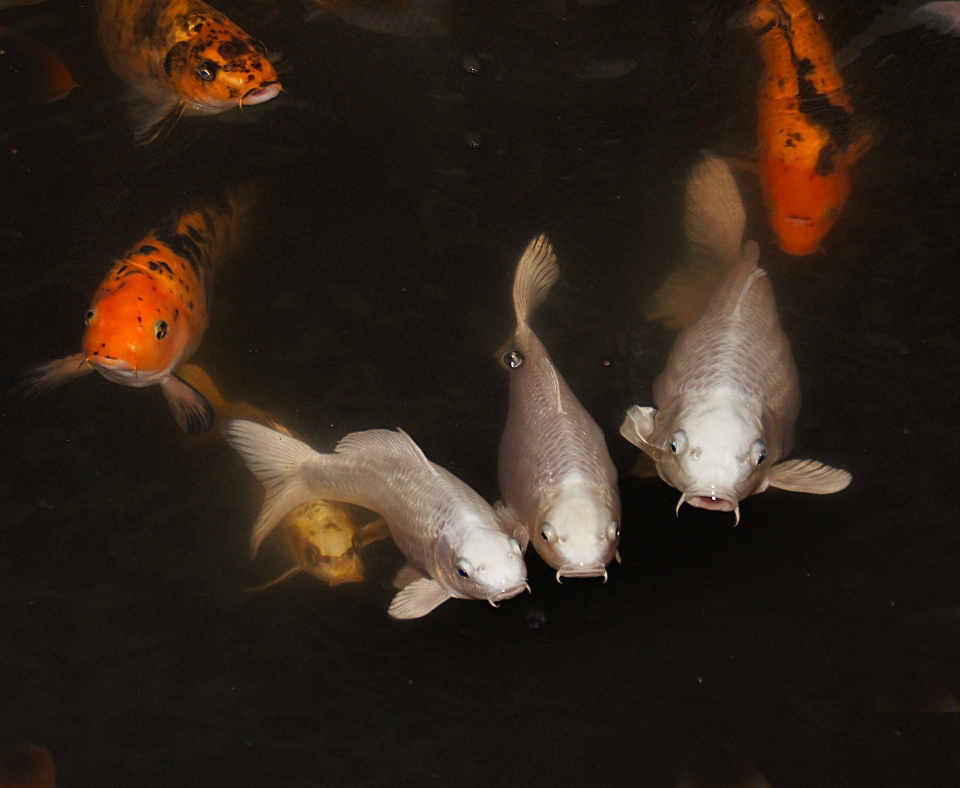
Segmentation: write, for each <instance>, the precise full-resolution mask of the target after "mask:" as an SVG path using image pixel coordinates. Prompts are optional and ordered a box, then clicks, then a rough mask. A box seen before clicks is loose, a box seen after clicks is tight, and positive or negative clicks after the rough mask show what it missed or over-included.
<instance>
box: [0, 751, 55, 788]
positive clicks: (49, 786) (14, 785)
mask: <svg viewBox="0 0 960 788" xmlns="http://www.w3.org/2000/svg"><path fill="white" fill-rule="evenodd" d="M56 782H57V771H56V769H55V768H54V766H53V758H51V757H50V753H49V752H47V751H46V750H45V749H43V747H37V746H35V745H33V744H24V745H21V746H19V747H13V748H11V749H9V750H7V751H6V752H4V753H3V754H0V788H54V786H55V785H56Z"/></svg>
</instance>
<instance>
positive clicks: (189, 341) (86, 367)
mask: <svg viewBox="0 0 960 788" xmlns="http://www.w3.org/2000/svg"><path fill="white" fill-rule="evenodd" d="M247 209H248V206H245V205H241V204H239V202H238V200H236V199H234V198H231V199H230V200H229V201H228V204H227V205H224V206H221V207H198V208H194V209H192V210H188V211H184V212H182V213H180V214H176V215H174V216H173V217H172V218H171V220H170V221H169V222H168V223H167V224H166V225H165V226H163V227H161V228H158V229H156V230H153V231H152V232H150V233H148V234H147V235H146V237H145V238H143V240H141V241H140V242H139V243H138V244H137V245H136V246H135V247H134V248H133V249H132V250H131V251H130V252H129V253H127V254H126V255H125V256H124V257H123V258H121V259H120V260H118V261H117V262H116V264H115V265H114V266H113V268H112V269H111V271H110V273H109V274H108V275H107V277H106V279H104V280H103V282H102V283H101V285H100V287H99V288H98V289H97V291H96V293H94V296H93V300H92V302H91V303H90V308H89V309H88V310H87V313H86V319H85V322H86V324H87V329H86V332H85V333H84V336H83V352H81V353H77V354H75V355H72V356H67V357H66V358H62V359H58V360H57V361H51V362H49V363H47V364H43V365H41V366H39V367H35V368H33V369H30V370H27V371H25V372H23V373H21V374H20V375H19V376H17V378H16V379H15V382H14V385H13V387H12V388H11V393H12V394H14V395H16V396H20V397H28V396H32V395H34V394H39V393H41V392H44V391H46V390H49V389H51V388H54V387H56V386H59V385H61V384H63V383H66V382H67V381H69V380H72V379H73V378H76V377H80V376H81V375H86V374H89V373H90V372H94V371H96V372H99V373H100V374H101V375H103V377H105V378H106V379H107V380H110V381H113V382H114V383H119V384H121V385H124V386H133V387H135V388H143V387H146V386H155V385H158V386H160V388H161V389H162V390H163V393H164V395H165V396H166V399H167V402H168V403H169V404H170V408H171V410H172V411H173V415H174V418H175V419H176V422H177V424H178V425H179V426H180V428H181V429H182V430H183V431H184V432H203V431H204V430H207V429H209V428H210V427H211V426H212V425H213V422H214V417H215V415H214V409H213V407H212V406H211V405H210V403H209V402H208V401H207V399H206V398H205V397H204V396H203V395H202V394H201V393H200V392H198V391H197V390H196V389H195V388H194V387H193V386H191V385H189V384H188V383H186V382H185V381H183V380H181V379H180V378H179V377H177V375H176V374H175V373H176V370H177V368H178V367H179V366H180V365H181V364H183V363H184V362H186V361H187V360H188V359H189V358H190V357H191V356H192V355H193V353H194V352H195V351H196V349H197V348H198V347H199V346H200V341H201V339H202V338H203V334H204V332H205V331H206V330H207V325H208V323H209V317H208V313H207V292H208V288H209V286H210V281H211V279H212V277H213V273H214V269H215V268H216V266H217V265H218V264H219V263H220V262H221V261H222V260H223V259H224V258H226V257H227V256H228V254H229V253H230V252H231V251H232V250H233V249H234V248H235V246H236V245H237V243H238V240H239V236H240V235H242V232H241V231H242V225H243V217H244V215H245V213H246V211H247Z"/></svg>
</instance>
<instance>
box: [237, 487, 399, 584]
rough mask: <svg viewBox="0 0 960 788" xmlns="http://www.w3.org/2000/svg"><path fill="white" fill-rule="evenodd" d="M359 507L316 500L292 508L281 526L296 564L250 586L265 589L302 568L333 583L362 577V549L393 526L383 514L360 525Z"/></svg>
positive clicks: (346, 581) (383, 537) (384, 537)
mask: <svg viewBox="0 0 960 788" xmlns="http://www.w3.org/2000/svg"><path fill="white" fill-rule="evenodd" d="M356 508H357V507H353V506H348V505H347V504H343V503H337V502H335V501H324V500H316V501H310V502H309V503H305V504H304V505H303V506H300V507H298V508H297V509H294V510H293V511H292V512H290V513H289V514H288V515H287V516H286V517H284V518H283V521H282V522H281V523H280V525H279V526H278V527H277V530H278V531H279V532H280V535H281V538H282V539H283V541H284V543H285V546H286V551H287V553H288V554H289V555H290V557H291V558H292V559H293V561H294V563H295V566H293V567H291V568H290V569H288V570H287V571H286V572H284V573H283V574H282V575H280V577H278V578H276V579H274V580H271V581H270V582H268V583H264V584H263V585H261V586H257V587H255V588H251V589H248V590H249V591H263V590H264V589H265V588H270V587H271V586H274V585H276V584H277V583H280V582H282V581H283V580H286V579H287V578H288V577H291V576H292V575H295V574H297V573H298V572H306V573H307V574H311V575H313V576H314V577H317V578H319V579H320V580H323V581H324V582H325V583H329V584H330V586H337V585H340V584H341V583H359V582H360V581H362V580H363V561H362V560H361V559H360V553H359V549H360V548H361V547H365V546H366V545H368V544H370V543H371V542H376V541H377V540H379V539H386V538H387V537H388V536H389V535H390V530H389V529H388V528H387V524H386V522H385V521H384V519H383V518H382V517H377V518H376V519H374V520H372V521H371V522H369V523H367V524H366V525H363V526H360V525H357V515H356V513H355V510H356Z"/></svg>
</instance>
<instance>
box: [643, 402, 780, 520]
mask: <svg viewBox="0 0 960 788" xmlns="http://www.w3.org/2000/svg"><path fill="white" fill-rule="evenodd" d="M665 426H666V429H665V430H664V431H663V435H664V439H663V445H662V446H661V447H660V452H659V459H658V460H657V471H658V473H659V474H660V478H662V479H663V480H664V481H665V482H667V483H668V484H671V485H672V486H674V487H676V488H677V489H678V490H680V492H681V493H682V495H681V497H680V503H679V504H678V505H677V508H678V510H679V507H680V505H682V504H684V503H688V504H690V505H691V506H696V507H698V508H700V509H710V510H712V511H719V512H736V513H737V518H738V520H739V506H740V501H742V500H743V499H744V498H747V497H749V496H750V495H753V494H754V493H755V492H757V491H758V490H759V489H761V488H763V487H764V486H765V485H764V481H765V479H766V474H767V472H768V471H769V469H770V467H771V466H772V465H773V463H774V461H775V459H776V458H774V457H768V450H767V445H766V440H765V430H764V428H763V424H762V422H761V420H760V419H759V417H757V416H756V415H755V414H754V412H753V410H752V409H751V408H750V407H749V406H748V405H747V404H746V403H745V402H743V401H741V400H738V399H737V398H736V397H719V398H711V399H710V400H700V401H699V402H698V403H696V404H695V405H694V406H693V407H691V408H689V409H686V410H685V411H681V413H680V414H679V416H678V418H677V419H676V420H675V421H674V422H673V423H672V424H670V425H665Z"/></svg>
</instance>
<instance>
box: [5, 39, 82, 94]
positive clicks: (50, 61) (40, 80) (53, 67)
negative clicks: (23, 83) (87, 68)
mask: <svg viewBox="0 0 960 788" xmlns="http://www.w3.org/2000/svg"><path fill="white" fill-rule="evenodd" d="M11 48H13V49H14V50H15V51H16V52H19V53H20V54H21V55H22V57H23V58H24V59H25V60H26V62H27V64H28V68H29V75H28V76H29V80H30V88H29V91H28V99H29V101H30V102H31V103H33V104H49V103H51V102H54V101H59V100H60V99H62V98H66V97H67V96H69V95H70V92H71V91H72V90H73V89H74V88H76V87H79V85H77V83H76V82H74V81H73V77H72V76H71V75H70V71H69V70H68V69H67V67H66V66H65V65H64V64H63V61H62V60H61V59H60V55H59V54H57V50H55V49H51V48H50V47H48V46H44V45H43V44H41V43H39V42H38V41H34V40H33V39H32V38H27V36H23V35H20V34H19V33H15V32H14V31H12V30H7V28H5V27H0V50H2V52H0V54H8V53H9V52H10V49H11Z"/></svg>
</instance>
